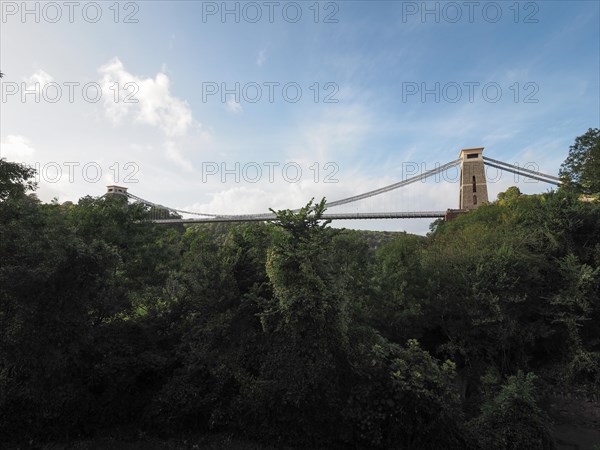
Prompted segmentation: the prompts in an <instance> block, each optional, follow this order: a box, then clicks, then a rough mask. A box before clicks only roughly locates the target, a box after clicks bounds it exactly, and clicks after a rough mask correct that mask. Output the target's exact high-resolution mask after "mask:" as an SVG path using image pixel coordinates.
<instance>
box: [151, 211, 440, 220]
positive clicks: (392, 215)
mask: <svg viewBox="0 0 600 450" xmlns="http://www.w3.org/2000/svg"><path fill="white" fill-rule="evenodd" d="M445 215H446V211H415V212H412V211H403V212H381V213H343V214H327V213H325V214H323V219H331V220H352V219H436V218H441V217H444V216H445ZM275 219H276V216H275V215H274V214H262V215H255V214H248V215H239V216H224V217H206V218H205V217H202V218H193V219H156V220H152V222H154V223H212V222H265V221H269V220H275Z"/></svg>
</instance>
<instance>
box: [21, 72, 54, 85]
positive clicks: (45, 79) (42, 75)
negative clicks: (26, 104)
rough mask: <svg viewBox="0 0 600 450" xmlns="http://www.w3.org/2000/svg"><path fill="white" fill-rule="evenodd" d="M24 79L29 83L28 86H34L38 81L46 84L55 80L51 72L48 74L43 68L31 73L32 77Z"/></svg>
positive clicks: (40, 83)
mask: <svg viewBox="0 0 600 450" xmlns="http://www.w3.org/2000/svg"><path fill="white" fill-rule="evenodd" d="M23 80H24V81H25V82H26V83H27V86H28V88H29V87H33V86H35V85H36V83H38V84H39V85H40V86H42V87H43V86H44V85H46V84H48V83H50V82H51V81H54V78H52V76H51V75H50V74H48V73H47V72H44V71H43V70H41V69H40V70H38V71H37V72H35V73H34V74H33V75H31V76H30V77H27V78H23Z"/></svg>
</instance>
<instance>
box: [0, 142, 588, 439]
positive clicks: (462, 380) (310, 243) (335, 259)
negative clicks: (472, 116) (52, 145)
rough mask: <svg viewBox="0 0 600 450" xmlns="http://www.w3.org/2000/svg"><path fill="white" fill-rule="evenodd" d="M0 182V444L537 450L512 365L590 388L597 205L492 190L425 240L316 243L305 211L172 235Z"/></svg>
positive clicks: (535, 409) (539, 422) (16, 169)
mask: <svg viewBox="0 0 600 450" xmlns="http://www.w3.org/2000/svg"><path fill="white" fill-rule="evenodd" d="M594 136H595V135H594ZM591 138H593V136H591V137H590V136H587V135H586V136H584V137H582V138H581V139H580V138H578V140H577V141H576V147H577V149H578V150H577V151H579V150H581V151H583V150H585V151H589V152H593V151H595V150H594V148H595V147H593V145H592V144H590V142H591V141H589V139H591ZM594 145H595V144H594ZM586 149H587V150H586ZM571 159H573V158H571ZM582 161H583V160H582ZM588 161H589V160H587V159H586V160H585V164H584V165H585V168H586V170H587V169H588V168H589V167H592V166H591V165H590V164H588ZM588 166H589V167H588ZM0 169H1V170H0V441H1V442H3V443H4V442H9V441H12V442H13V443H15V445H24V443H31V442H33V443H34V444H35V443H44V442H48V441H54V442H56V441H61V440H67V441H68V440H72V439H85V438H88V437H93V436H94V435H98V434H101V433H105V432H107V431H106V430H108V432H109V433H116V434H117V435H118V434H119V433H129V434H128V436H131V434H133V435H151V436H157V435H158V436H162V437H164V438H171V437H173V436H180V435H184V434H186V433H192V434H194V433H200V434H209V433H219V434H226V435H233V436H235V437H236V438H240V439H251V440H255V441H263V442H264V443H267V444H269V445H274V446H276V447H278V448H280V447H284V446H286V445H287V446H297V447H300V448H318V447H326V448H394V449H414V448H457V449H458V448H461V449H462V448H492V449H494V448H552V442H551V439H550V438H549V434H548V433H549V429H550V428H549V427H550V424H549V421H548V419H547V417H546V415H545V413H544V412H543V411H542V409H541V407H540V405H542V404H543V403H541V402H540V401H538V400H539V399H538V398H537V397H536V394H535V386H534V384H535V377H534V376H533V375H532V374H531V373H530V372H533V371H535V372H536V373H537V374H538V375H539V377H540V379H542V381H543V382H544V383H546V384H547V385H550V386H554V387H561V386H565V385H566V386H573V387H574V388H575V387H577V388H578V389H579V388H581V389H582V390H587V391H590V392H597V391H598V389H599V386H600V356H599V355H600V282H599V281H600V205H599V204H598V203H597V202H583V201H580V200H579V193H578V192H577V191H576V190H574V189H570V188H568V187H567V188H566V189H563V188H561V189H559V190H558V191H556V192H554V191H551V192H547V193H545V194H541V195H523V194H521V193H520V192H519V190H518V189H517V188H516V187H511V188H509V189H508V190H507V191H506V192H504V193H501V194H500V195H499V196H498V201H497V202H494V203H491V204H488V205H483V206H481V207H479V208H478V209H477V210H475V211H472V212H470V213H469V214H465V215H461V216H459V217H458V218H456V219H454V220H452V221H450V222H437V223H436V224H435V225H434V226H432V228H431V232H430V233H429V234H428V235H427V236H426V237H423V236H413V235H409V234H406V233H393V234H391V233H387V234H383V235H379V234H377V233H375V232H370V233H362V232H358V231H350V230H341V229H332V228H330V227H329V226H328V222H327V221H326V220H323V213H324V212H325V208H326V206H327V204H326V202H325V200H324V199H323V200H321V201H320V202H317V203H314V202H313V201H311V202H309V203H308V204H307V205H306V206H305V207H303V208H301V209H300V210H299V211H289V210H287V211H279V212H277V215H276V219H275V220H274V221H272V223H260V224H243V225H214V224H213V225H194V226H188V227H185V228H183V227H182V228H181V229H178V228H170V227H165V226H157V225H153V224H151V223H149V222H147V221H146V218H147V217H148V212H147V211H145V210H144V209H143V208H142V207H140V206H136V205H130V204H128V203H127V201H126V199H125V198H120V197H117V196H113V197H108V198H106V197H103V198H92V197H85V198H82V199H81V200H80V201H79V202H78V203H77V204H72V203H69V202H67V203H64V204H62V205H61V204H59V203H58V202H53V203H51V204H42V203H41V202H40V201H39V200H37V198H36V197H35V195H31V191H32V190H33V189H34V188H35V182H34V180H33V179H32V178H33V176H34V173H33V171H31V170H30V169H28V168H27V167H25V166H22V165H19V164H14V163H9V162H6V161H4V160H0ZM578 170H579V169H578ZM582 170H583V169H582ZM582 173H583V172H582ZM585 173H588V172H585ZM588 178H589V177H588ZM573 179H574V180H575V178H573ZM585 180H586V178H585V177H583V178H579V179H577V182H578V183H581V185H582V186H583V187H584V188H585V189H587V187H586V186H587V185H585ZM589 186H592V184H590V185H589ZM590 189H592V188H590ZM592 190H593V189H592ZM525 374H527V375H525ZM140 433H141V434H140ZM27 445H29V444H27Z"/></svg>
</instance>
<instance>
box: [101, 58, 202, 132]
mask: <svg viewBox="0 0 600 450" xmlns="http://www.w3.org/2000/svg"><path fill="white" fill-rule="evenodd" d="M98 71H99V72H100V73H101V74H102V75H103V77H102V79H101V80H100V85H101V86H102V92H103V93H104V94H105V95H103V98H104V107H105V112H106V115H107V116H108V117H110V118H111V119H112V120H113V121H114V122H115V123H119V122H121V121H122V120H123V119H124V118H125V117H127V116H129V115H131V116H133V118H134V120H135V121H137V122H140V123H144V124H148V125H153V126H157V127H159V128H160V129H161V130H162V131H163V132H164V133H165V134H166V135H167V136H169V137H173V136H183V135H185V134H186V133H187V130H188V128H189V127H190V126H191V125H192V122H193V118H192V111H191V109H190V106H189V105H188V103H187V102H186V101H184V100H181V99H179V98H177V97H174V96H173V95H172V94H171V92H170V80H169V77H168V76H167V75H166V74H165V73H163V72H159V73H157V74H156V77H155V78H154V79H153V78H140V77H137V76H135V75H133V74H131V73H129V72H127V70H125V67H124V65H123V63H122V62H121V61H120V60H119V59H118V58H113V59H112V60H111V61H109V62H108V63H107V64H105V65H104V66H102V67H100V68H99V69H98ZM115 87H118V89H119V92H118V94H119V95H118V98H117V100H118V101H115Z"/></svg>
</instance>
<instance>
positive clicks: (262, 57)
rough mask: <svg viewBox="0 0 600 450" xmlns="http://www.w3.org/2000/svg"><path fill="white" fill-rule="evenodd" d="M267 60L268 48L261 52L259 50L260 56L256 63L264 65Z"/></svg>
mask: <svg viewBox="0 0 600 450" xmlns="http://www.w3.org/2000/svg"><path fill="white" fill-rule="evenodd" d="M266 60H267V50H266V49H262V50H261V51H260V52H258V56H257V58H256V65H257V66H262V65H263V64H264V63H265V61H266Z"/></svg>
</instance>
